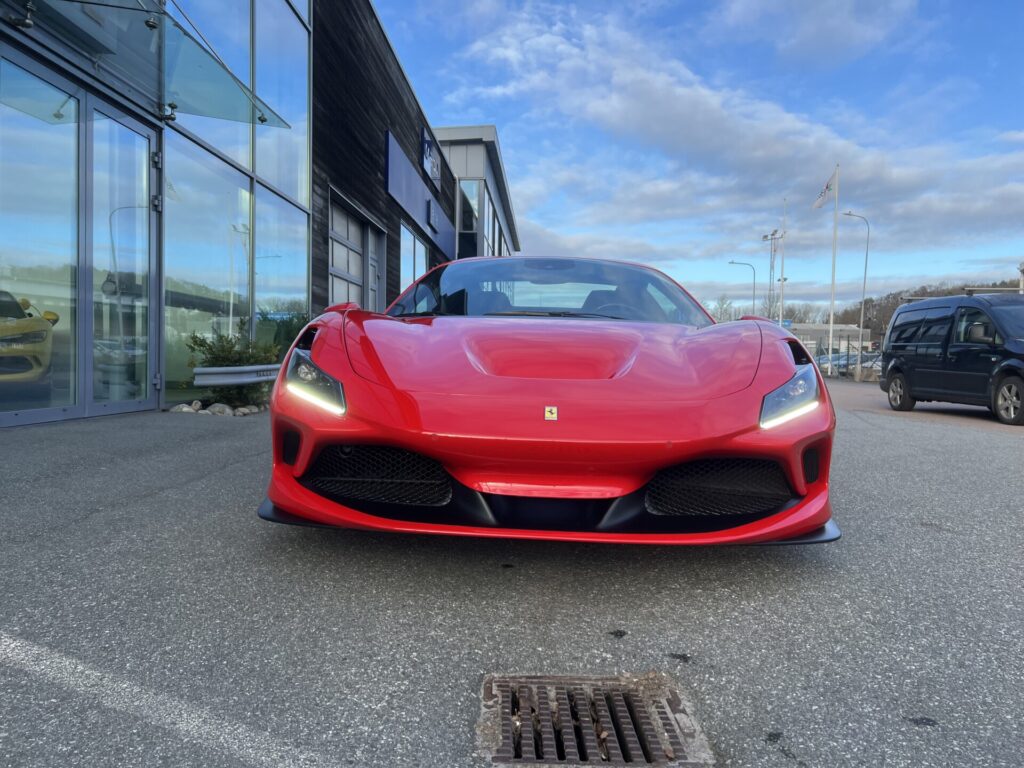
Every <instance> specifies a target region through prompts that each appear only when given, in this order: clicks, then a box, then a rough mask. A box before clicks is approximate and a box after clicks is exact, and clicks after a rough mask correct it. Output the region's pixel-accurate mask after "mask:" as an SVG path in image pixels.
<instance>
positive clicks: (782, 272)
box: [779, 198, 786, 325]
mask: <svg viewBox="0 0 1024 768" xmlns="http://www.w3.org/2000/svg"><path fill="white" fill-rule="evenodd" d="M785 315H786V198H782V263H781V264H780V265H779V325H782V323H783V321H785V319H786V317H785Z"/></svg>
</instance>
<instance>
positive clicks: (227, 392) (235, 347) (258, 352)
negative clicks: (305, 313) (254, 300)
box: [185, 320, 280, 408]
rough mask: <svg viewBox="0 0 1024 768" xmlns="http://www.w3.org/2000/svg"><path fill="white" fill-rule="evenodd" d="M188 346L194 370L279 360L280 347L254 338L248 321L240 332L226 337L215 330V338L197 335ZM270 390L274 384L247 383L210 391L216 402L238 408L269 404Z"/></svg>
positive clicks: (239, 329)
mask: <svg viewBox="0 0 1024 768" xmlns="http://www.w3.org/2000/svg"><path fill="white" fill-rule="evenodd" d="M185 344H186V346H187V347H188V350H189V352H191V353H192V356H191V357H190V358H189V361H188V364H189V366H191V367H192V368H196V367H197V366H198V367H204V368H205V367H210V368H213V367H220V366H228V365H269V364H271V363H276V362H278V360H279V357H278V352H279V351H280V347H278V346H277V344H268V343H264V342H258V341H253V340H252V339H250V338H249V327H248V324H247V323H246V321H245V320H239V321H238V333H233V334H223V333H218V332H216V331H215V332H214V334H213V336H212V337H211V338H207V337H205V336H200V335H199V334H198V333H193V334H192V335H191V336H189V339H188V341H187V342H185ZM270 387H271V384H270V383H265V384H246V385H244V386H238V387H210V392H211V394H212V397H213V399H214V400H215V401H216V402H219V403H225V404H226V405H230V406H232V407H233V408H237V407H239V406H242V405H250V404H252V403H263V402H266V400H267V398H268V397H269V395H270Z"/></svg>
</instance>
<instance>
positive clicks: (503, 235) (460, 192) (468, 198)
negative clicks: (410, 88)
mask: <svg viewBox="0 0 1024 768" xmlns="http://www.w3.org/2000/svg"><path fill="white" fill-rule="evenodd" d="M434 133H435V134H436V135H437V140H438V141H439V142H440V143H441V151H442V152H443V153H444V156H445V159H446V160H447V161H448V165H449V166H450V167H451V169H452V172H453V173H454V174H455V184H456V190H457V194H456V200H457V202H456V210H455V221H456V225H457V228H458V232H459V242H458V257H459V258H460V259H465V258H468V257H471V256H508V255H510V254H512V253H515V252H517V251H519V250H520V247H519V231H518V230H517V229H516V217H515V213H514V212H513V210H512V197H511V195H510V194H509V190H508V181H507V180H506V179H505V167H504V165H503V164H502V161H501V147H500V146H499V144H498V131H497V129H496V128H495V127H494V126H493V125H474V126H464V127H458V128H437V129H435V131H434Z"/></svg>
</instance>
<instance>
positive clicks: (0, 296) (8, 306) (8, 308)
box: [0, 291, 25, 320]
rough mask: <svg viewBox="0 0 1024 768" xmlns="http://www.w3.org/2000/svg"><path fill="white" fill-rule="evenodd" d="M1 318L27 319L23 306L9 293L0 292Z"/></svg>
mask: <svg viewBox="0 0 1024 768" xmlns="http://www.w3.org/2000/svg"><path fill="white" fill-rule="evenodd" d="M0 317H13V318H15V319H17V320H21V319H22V318H23V317H25V311H24V310H23V309H22V308H21V305H20V304H18V302H17V301H16V300H15V298H14V297H13V296H12V295H11V294H9V293H8V292H7V291H0Z"/></svg>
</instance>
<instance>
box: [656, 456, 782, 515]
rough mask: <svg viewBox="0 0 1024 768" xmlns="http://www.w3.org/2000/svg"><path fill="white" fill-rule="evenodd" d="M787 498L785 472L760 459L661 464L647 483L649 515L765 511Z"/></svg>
mask: <svg viewBox="0 0 1024 768" xmlns="http://www.w3.org/2000/svg"><path fill="white" fill-rule="evenodd" d="M792 498H793V491H792V490H791V489H790V487H789V483H788V482H787V481H786V475H785V473H784V472H783V471H782V467H780V466H779V465H778V464H777V463H776V462H774V461H768V460H764V459H701V460H698V461H690V462H687V463H685V464H677V465H676V466H674V467H669V468H668V469H663V470H661V471H660V472H658V474H656V475H655V476H654V479H652V480H651V482H650V483H648V484H647V496H646V498H645V502H644V503H645V505H646V507H647V511H648V512H650V513H651V514H652V515H666V516H673V517H723V516H732V515H768V514H772V513H773V512H776V511H778V510H779V509H781V508H782V507H783V506H784V505H785V504H786V503H787V502H788V501H790V500H791V499H792Z"/></svg>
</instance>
